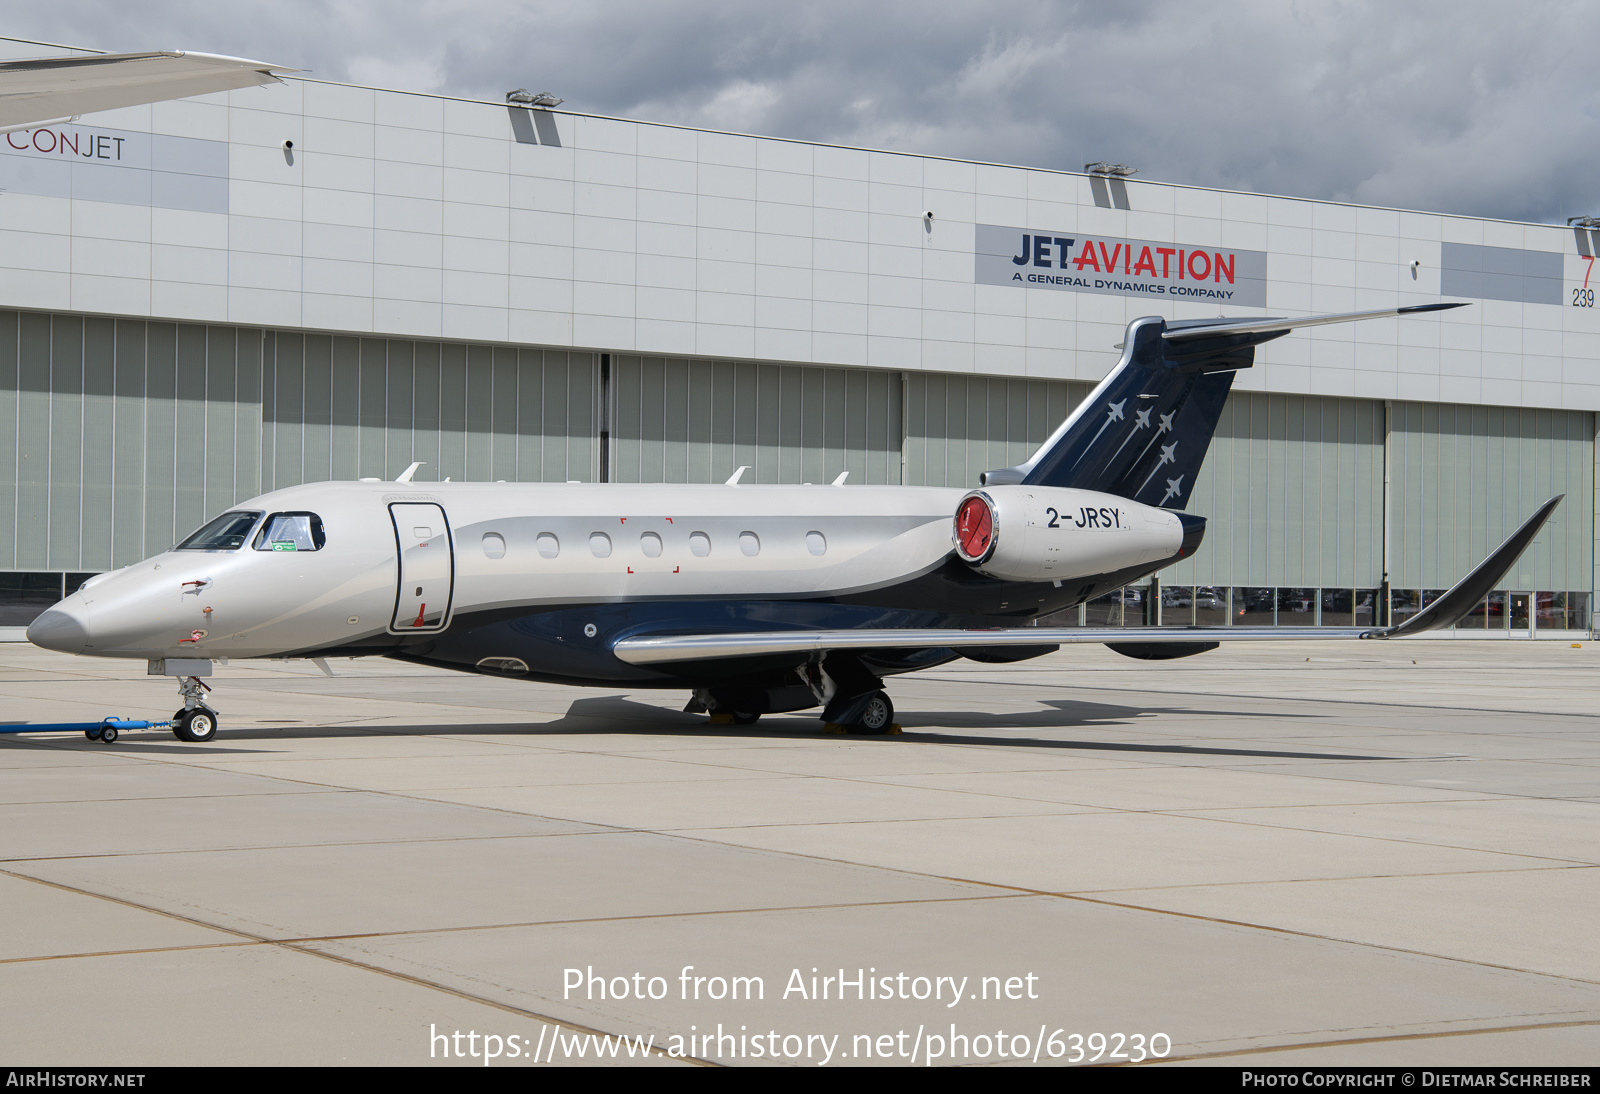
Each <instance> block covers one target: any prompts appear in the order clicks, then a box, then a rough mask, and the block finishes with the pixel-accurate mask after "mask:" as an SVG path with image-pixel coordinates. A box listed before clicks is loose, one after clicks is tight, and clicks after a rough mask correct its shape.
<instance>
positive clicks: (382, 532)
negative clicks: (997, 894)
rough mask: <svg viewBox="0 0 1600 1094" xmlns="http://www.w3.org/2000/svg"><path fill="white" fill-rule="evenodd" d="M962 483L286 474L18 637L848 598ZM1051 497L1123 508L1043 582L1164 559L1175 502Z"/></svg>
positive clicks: (1087, 534)
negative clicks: (295, 479) (235, 521)
mask: <svg viewBox="0 0 1600 1094" xmlns="http://www.w3.org/2000/svg"><path fill="white" fill-rule="evenodd" d="M964 493H965V492H964V491H962V490H959V489H940V488H931V487H899V486H753V485H752V486H742V485H731V486H730V485H716V486H699V485H630V484H606V485H594V484H582V483H567V484H522V483H426V484H424V483H395V482H383V483H374V482H361V483H351V482H337V483H332V482H330V483H318V484H310V485H305V486H297V487H292V488H290V489H286V490H279V491H276V492H274V493H270V494H265V495H262V496H261V497H258V498H254V499H251V500H250V501H247V502H244V503H242V504H240V505H237V506H234V507H233V509H232V510H230V512H235V513H238V512H244V513H254V514H257V515H258V516H257V517H256V521H255V524H254V525H253V528H254V530H253V531H252V532H251V533H250V536H249V537H247V538H246V540H245V541H244V542H243V543H242V544H241V545H240V546H238V547H236V548H233V549H227V550H186V549H173V550H170V551H167V552H165V553H163V554H160V555H157V556H155V557H154V558H150V559H146V560H144V561H143V562H139V563H136V564H134V565H131V566H128V567H126V568H124V569H122V570H118V571H115V572H113V573H109V574H104V575H101V576H100V577H97V578H95V579H93V580H91V581H90V582H88V583H87V584H86V585H85V586H84V587H83V588H82V589H81V590H80V591H79V592H77V593H74V594H73V595H71V596H69V597H67V598H66V600H64V601H63V602H62V603H61V604H59V605H57V606H56V607H55V608H53V609H51V611H50V612H48V613H46V615H45V616H43V617H41V619H40V621H39V622H38V623H36V625H35V627H34V628H33V629H32V630H30V635H29V637H30V638H32V639H33V640H34V641H36V642H38V643H39V644H41V645H45V646H48V647H50V648H55V649H63V650H68V651H70V652H74V653H85V654H91V655H98V656H111V657H141V658H152V659H153V658H213V659H215V658H231V657H274V656H284V655H302V656H309V655H314V654H315V653H316V652H317V651H319V650H330V649H348V648H350V647H352V646H359V645H361V644H363V643H367V644H372V643H379V644H381V643H383V642H384V641H386V640H389V639H392V642H391V643H390V644H391V645H392V644H394V643H397V642H400V641H404V640H406V639H407V638H416V637H419V636H422V635H428V634H435V635H437V634H443V633H444V632H447V631H451V630H452V629H454V630H457V631H459V630H460V629H461V628H462V627H471V626H472V625H473V620H474V619H484V618H490V617H495V618H508V617H513V616H516V615H518V614H535V613H539V612H542V611H549V610H555V609H559V608H561V607H564V606H581V605H600V604H622V603H632V602H648V601H711V600H731V599H732V600H774V601H797V600H815V599H819V598H828V597H840V596H848V595H854V594H861V593H867V592H870V591H872V590H875V589H883V588H886V587H889V586H894V585H897V584H900V583H903V582H906V581H908V580H911V579H915V578H917V577H919V576H921V575H924V574H928V573H930V572H932V571H933V570H935V569H937V568H939V567H940V566H942V565H944V564H945V563H946V562H947V560H948V559H949V558H950V556H951V554H952V538H951V536H952V515H953V513H954V511H955V508H956V505H957V502H958V501H960V499H961V498H962V496H963V494H964ZM1055 494H1056V496H1055V497H1054V498H1053V499H1052V501H1053V503H1054V508H1053V509H1052V510H1050V511H1051V512H1055V511H1057V510H1059V511H1061V512H1069V511H1070V512H1078V511H1080V510H1083V509H1087V508H1094V507H1102V506H1107V505H1109V506H1116V507H1120V509H1121V510H1122V511H1123V512H1124V513H1128V512H1130V511H1137V519H1133V520H1125V521H1121V522H1118V523H1117V524H1115V525H1114V526H1112V527H1107V528H1103V529H1102V528H1093V529H1090V528H1079V529H1074V530H1073V531H1072V532H1071V536H1070V537H1068V536H1063V537H1061V538H1060V540H1059V541H1058V542H1057V543H1056V544H1055V545H1053V546H1051V547H1049V548H1048V550H1049V551H1050V552H1051V559H1052V562H1051V566H1050V573H1049V575H1048V577H1049V578H1050V579H1051V580H1054V581H1055V582H1056V583H1057V584H1059V583H1060V581H1061V580H1063V579H1071V578H1072V577H1074V576H1078V575H1087V574H1096V573H1104V572H1106V570H1107V569H1109V568H1112V567H1109V566H1108V565H1107V562H1108V560H1110V561H1116V560H1117V559H1123V560H1124V561H1125V564H1129V565H1131V564H1134V563H1136V562H1143V561H1145V560H1152V559H1158V558H1162V557H1168V556H1170V555H1171V554H1172V553H1173V551H1174V550H1175V549H1176V546H1177V544H1178V542H1179V540H1180V539H1181V538H1182V529H1181V526H1180V524H1179V521H1178V518H1177V517H1176V516H1174V515H1173V514H1171V513H1168V512H1166V511H1164V510H1157V509H1152V508H1150V507H1147V506H1141V505H1138V503H1134V502H1129V501H1128V500H1127V499H1124V498H1110V497H1108V496H1107V495H1103V494H1095V493H1093V492H1090V491H1077V490H1062V491H1056V492H1055ZM1041 509H1042V507H1041ZM274 514H312V515H315V517H316V518H318V519H319V520H320V523H321V528H322V530H323V532H325V542H323V543H322V544H321V545H320V547H318V548H317V549H309V547H310V544H308V543H306V542H304V541H302V543H301V544H300V546H299V547H298V548H296V547H295V546H294V545H293V544H292V542H279V543H276V544H274V543H272V542H268V541H266V540H265V539H264V538H263V537H265V536H266V535H267V529H268V528H269V527H270V526H272V525H270V522H271V519H272V517H273V515H274ZM1041 534H1043V533H1042V532H1040V531H1031V532H1030V536H1031V537H1034V538H1037V537H1038V536H1039V535H1041ZM1013 542H1015V534H1014V535H1013ZM1063 545H1065V546H1063ZM274 547H276V548H277V549H274ZM1080 562H1081V564H1080ZM930 608H931V609H933V610H937V609H938V606H937V605H930ZM373 652H381V650H379V649H376V648H374V650H373Z"/></svg>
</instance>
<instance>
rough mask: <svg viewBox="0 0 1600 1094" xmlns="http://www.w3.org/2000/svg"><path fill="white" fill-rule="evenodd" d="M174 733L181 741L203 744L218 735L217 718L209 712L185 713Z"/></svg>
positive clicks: (197, 710) (191, 711)
mask: <svg viewBox="0 0 1600 1094" xmlns="http://www.w3.org/2000/svg"><path fill="white" fill-rule="evenodd" d="M172 732H174V733H176V734H177V735H178V740H180V741H188V742H189V743H191V744H202V743H204V742H206V741H209V740H211V738H213V737H215V736H216V735H217V716H216V715H215V714H213V713H211V711H209V710H200V709H196V710H190V711H185V712H184V714H183V717H182V718H180V719H179V721H178V725H177V727H176V728H175V729H173V731H172Z"/></svg>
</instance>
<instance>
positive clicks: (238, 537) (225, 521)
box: [173, 510, 261, 551]
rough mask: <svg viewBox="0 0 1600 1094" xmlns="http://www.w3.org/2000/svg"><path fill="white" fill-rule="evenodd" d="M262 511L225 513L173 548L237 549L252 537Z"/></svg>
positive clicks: (185, 549)
mask: <svg viewBox="0 0 1600 1094" xmlns="http://www.w3.org/2000/svg"><path fill="white" fill-rule="evenodd" d="M260 519H261V513H260V511H259V510H258V511H256V512H253V513H252V512H248V511H247V512H241V513H224V514H222V515H221V516H220V517H218V518H217V519H216V520H214V521H212V522H211V523H209V524H207V525H206V526H205V527H204V528H202V529H200V530H199V531H198V532H196V533H195V534H194V535H192V536H190V537H189V538H188V539H186V540H184V541H183V542H182V543H180V544H178V545H177V546H176V547H174V548H173V550H175V551H237V550H238V549H239V548H240V547H243V546H244V541H245V540H247V539H249V538H250V529H252V528H254V527H255V526H256V521H258V520H260Z"/></svg>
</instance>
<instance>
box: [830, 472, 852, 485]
mask: <svg viewBox="0 0 1600 1094" xmlns="http://www.w3.org/2000/svg"><path fill="white" fill-rule="evenodd" d="M849 477H850V472H848V471H841V472H839V477H838V478H836V479H834V480H833V485H835V486H843V485H844V480H845V479H848V478H849Z"/></svg>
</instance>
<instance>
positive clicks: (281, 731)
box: [18, 695, 1396, 761]
mask: <svg viewBox="0 0 1600 1094" xmlns="http://www.w3.org/2000/svg"><path fill="white" fill-rule="evenodd" d="M1043 706H1044V709H1041V710H1031V711H1011V712H1006V713H989V712H984V711H959V712H951V713H943V714H938V715H922V714H908V715H904V716H902V717H901V719H900V724H901V725H902V726H903V727H904V728H903V731H902V732H901V733H900V734H899V735H898V736H896V737H889V738H873V737H858V738H854V739H856V740H884V741H899V742H905V743H910V742H924V743H929V744H960V745H981V746H984V747H1012V748H1015V747H1019V746H1020V747H1024V748H1051V749H1071V750H1085V751H1103V752H1139V753H1157V754H1170V755H1179V756H1182V755H1190V756H1241V757H1251V758H1260V759H1303V760H1345V761H1351V760H1393V759H1395V758H1396V757H1393V756H1363V755H1354V754H1351V753H1341V752H1289V751H1283V750H1278V749H1257V748H1237V747H1235V748H1226V747H1220V746H1206V745H1187V744H1176V743H1145V742H1133V741H1085V740H1064V739H1061V738H1059V737H1041V736H1017V735H1015V733H1014V731H1017V730H1024V731H1027V730H1032V731H1034V732H1035V733H1047V732H1050V731H1059V730H1063V729H1078V728H1085V727H1094V726H1104V727H1108V728H1109V727H1121V726H1129V727H1131V726H1134V725H1139V726H1140V727H1141V728H1148V727H1149V726H1150V724H1151V723H1150V721H1149V718H1150V716H1152V715H1163V714H1172V715H1191V716H1192V715H1194V714H1196V713H1197V712H1196V711H1194V710H1190V709H1184V708H1177V707H1133V706H1117V705H1113V704H1108V703H1093V702H1081V701H1075V700H1070V699H1049V700H1045V701H1044V703H1043ZM1198 713H1203V714H1205V715H1207V716H1217V717H1228V718H1262V717H1270V718H1272V719H1273V720H1282V719H1285V718H1304V717H1314V715H1297V714H1285V713H1281V712H1276V711H1275V712H1273V713H1271V714H1270V715H1265V714H1262V713H1261V712H1259V711H1220V710H1207V711H1203V712H1198ZM952 729H953V730H967V731H970V732H969V733H967V734H956V733H951V732H948V730H952ZM919 730H926V731H925V732H919ZM983 731H990V732H989V733H987V734H985V733H983ZM574 733H577V734H584V733H593V734H637V735H639V736H642V737H656V738H660V737H716V738H722V739H727V740H773V739H783V738H788V739H794V740H815V739H817V738H818V737H821V736H824V735H825V734H824V731H823V730H822V727H821V726H820V725H819V724H818V723H817V722H816V720H815V719H814V718H813V717H811V716H808V715H801V716H799V717H788V716H785V715H769V716H768V717H766V718H764V719H763V720H762V721H761V722H760V723H759V724H758V725H754V726H713V725H707V724H706V721H705V718H704V716H703V715H694V714H684V713H682V712H679V711H674V710H667V709H663V708H661V707H658V706H652V705H651V704H649V703H640V702H636V701H634V700H631V699H629V698H627V697H626V696H623V695H609V696H597V697H592V698H584V699H578V700H576V701H574V702H573V703H572V705H571V706H569V707H568V708H567V712H566V713H565V714H563V715H562V716H561V717H560V718H557V719H554V720H552V721H548V722H538V723H487V724H464V725H412V726H363V725H344V726H305V725H289V724H285V725H281V726H271V725H264V726H251V727H247V728H244V729H235V730H227V729H224V730H223V731H222V732H220V733H219V734H218V736H217V739H216V740H215V741H212V742H210V743H209V744H203V745H196V744H190V745H184V744H180V743H178V742H176V741H161V740H159V738H157V737H155V736H151V737H149V738H146V737H145V736H144V735H143V734H137V733H135V734H128V735H125V736H124V737H123V738H122V740H121V741H120V742H118V744H117V745H116V746H115V747H116V748H117V749H118V751H122V750H124V749H126V750H127V751H130V752H133V751H146V750H151V749H159V750H160V751H163V752H170V751H172V750H173V749H180V750H182V751H183V752H186V753H206V754H217V753H227V752H230V751H236V752H253V751H257V750H255V749H251V748H249V747H248V744H247V742H249V741H265V740H273V741H283V740H294V739H296V738H301V739H311V738H316V739H326V738H335V737H352V738H353V737H404V736H455V735H465V736H474V737H485V736H489V737H494V736H506V737H523V738H526V737H530V736H555V735H567V734H574ZM18 743H22V742H18ZM37 743H40V744H43V743H45V742H43V741H40V742H37ZM56 743H61V742H59V741H58V742H56ZM85 743H87V742H85ZM230 745H232V746H234V747H232V748H230V747H229V746H230ZM239 746H244V747H239ZM101 747H103V746H101Z"/></svg>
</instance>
